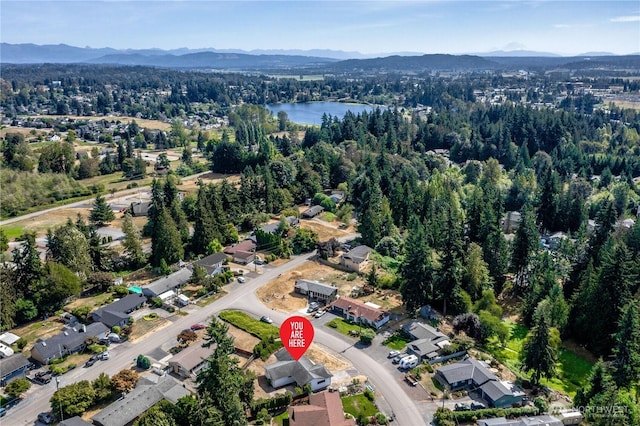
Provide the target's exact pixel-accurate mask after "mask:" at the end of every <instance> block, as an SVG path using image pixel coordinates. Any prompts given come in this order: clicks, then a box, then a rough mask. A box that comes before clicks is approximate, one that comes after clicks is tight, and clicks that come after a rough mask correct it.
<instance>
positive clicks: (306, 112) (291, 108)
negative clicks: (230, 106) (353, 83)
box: [266, 102, 384, 125]
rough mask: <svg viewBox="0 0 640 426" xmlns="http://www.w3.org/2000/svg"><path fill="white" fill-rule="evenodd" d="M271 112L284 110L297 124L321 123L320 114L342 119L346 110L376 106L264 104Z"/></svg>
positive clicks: (333, 103)
mask: <svg viewBox="0 0 640 426" xmlns="http://www.w3.org/2000/svg"><path fill="white" fill-rule="evenodd" d="M266 107H267V109H268V110H269V111H271V114H273V115H274V116H276V117H277V116H278V112H280V111H284V112H286V113H287V116H288V117H289V121H292V122H294V123H297V124H318V125H319V124H322V115H323V114H325V113H326V114H330V115H331V116H337V117H338V118H339V119H342V118H343V117H344V115H345V114H346V113H347V111H351V112H352V113H354V114H360V113H362V112H364V111H367V112H370V111H373V110H374V109H375V108H376V107H375V106H374V107H372V106H369V105H362V104H345V103H340V102H305V103H283V104H274V105H266ZM380 108H384V107H380Z"/></svg>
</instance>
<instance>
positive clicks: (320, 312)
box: [314, 310, 327, 318]
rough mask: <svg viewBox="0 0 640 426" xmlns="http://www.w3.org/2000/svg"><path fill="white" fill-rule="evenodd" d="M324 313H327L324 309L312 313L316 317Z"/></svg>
mask: <svg viewBox="0 0 640 426" xmlns="http://www.w3.org/2000/svg"><path fill="white" fill-rule="evenodd" d="M326 313H327V311H325V310H320V311H318V312H316V314H315V315H314V317H316V318H320V317H321V316H323V315H324V314H326Z"/></svg>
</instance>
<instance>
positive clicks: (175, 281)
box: [142, 268, 193, 297]
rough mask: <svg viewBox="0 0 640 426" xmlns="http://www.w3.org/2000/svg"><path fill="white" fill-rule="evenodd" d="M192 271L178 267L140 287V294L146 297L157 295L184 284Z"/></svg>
mask: <svg viewBox="0 0 640 426" xmlns="http://www.w3.org/2000/svg"><path fill="white" fill-rule="evenodd" d="M192 273H193V271H191V269H188V268H183V269H180V270H179V271H177V272H174V273H173V274H171V275H167V276H166V277H163V278H160V279H159V280H156V281H154V282H152V283H151V284H149V285H147V286H145V287H142V294H144V295H145V296H146V297H159V296H160V295H161V294H162V293H165V292H167V291H170V290H175V289H176V288H179V287H182V286H184V285H185V284H186V283H187V281H189V278H191V274H192Z"/></svg>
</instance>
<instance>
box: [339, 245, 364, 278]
mask: <svg viewBox="0 0 640 426" xmlns="http://www.w3.org/2000/svg"><path fill="white" fill-rule="evenodd" d="M370 253H371V247H368V246H364V245H362V246H357V247H354V248H352V249H351V250H350V251H349V252H347V253H343V254H342V256H340V264H341V265H342V266H344V267H346V268H348V269H350V270H352V271H354V272H362V270H363V269H364V267H365V266H366V265H367V263H368V262H369V254H370Z"/></svg>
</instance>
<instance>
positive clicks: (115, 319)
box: [93, 293, 147, 328]
mask: <svg viewBox="0 0 640 426" xmlns="http://www.w3.org/2000/svg"><path fill="white" fill-rule="evenodd" d="M146 300H147V299H146V297H144V296H143V295H142V294H140V293H131V294H129V295H127V296H125V297H123V298H122V299H119V300H116V301H115V302H113V303H110V304H108V305H107V306H103V307H102V308H100V309H98V310H97V311H95V312H94V313H93V318H94V319H95V320H97V321H100V322H101V323H103V324H104V325H106V326H107V327H109V328H111V327H113V326H114V325H117V324H119V323H120V322H121V321H122V320H126V319H129V317H130V315H129V312H131V311H133V310H134V309H136V308H137V307H139V306H141V305H142V304H144V302H145V301H146Z"/></svg>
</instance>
